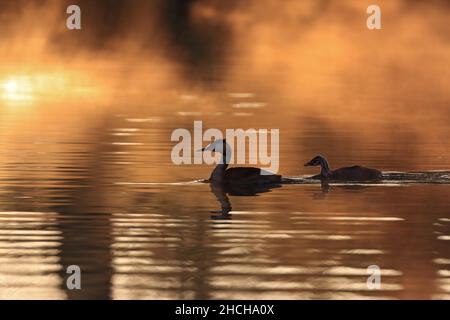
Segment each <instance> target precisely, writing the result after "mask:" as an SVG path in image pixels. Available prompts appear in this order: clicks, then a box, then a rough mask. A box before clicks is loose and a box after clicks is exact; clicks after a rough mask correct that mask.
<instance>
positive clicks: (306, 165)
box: [305, 161, 313, 167]
mask: <svg viewBox="0 0 450 320" xmlns="http://www.w3.org/2000/svg"><path fill="white" fill-rule="evenodd" d="M312 166H313V164H312V163H311V161H309V162H307V163H305V167H312Z"/></svg>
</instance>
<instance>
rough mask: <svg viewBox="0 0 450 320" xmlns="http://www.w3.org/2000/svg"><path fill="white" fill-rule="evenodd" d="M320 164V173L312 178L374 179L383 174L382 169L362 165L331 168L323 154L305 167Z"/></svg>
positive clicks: (379, 177) (341, 179)
mask: <svg viewBox="0 0 450 320" xmlns="http://www.w3.org/2000/svg"><path fill="white" fill-rule="evenodd" d="M311 166H320V167H321V170H320V174H318V175H315V176H313V177H311V179H320V180H339V181H373V180H381V179H382V178H383V174H382V173H381V171H379V170H377V169H372V168H366V167H361V166H352V167H345V168H340V169H336V170H331V169H330V166H329V164H328V161H327V159H325V157H323V156H320V155H319V156H316V157H314V158H313V159H312V160H311V161H309V162H307V163H305V167H311Z"/></svg>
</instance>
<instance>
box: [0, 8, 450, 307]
mask: <svg viewBox="0 0 450 320" xmlns="http://www.w3.org/2000/svg"><path fill="white" fill-rule="evenodd" d="M69 4H73V3H72V1H24V0H15V1H7V0H0V39H1V41H0V260H1V262H2V263H1V264H0V265H1V267H0V298H25V299H28V298H71V299H75V298H97V299H99V298H100V299H102V298H136V299H141V298H150V299H152V298H154V299H160V298H163V299H166V298H167V299H177V298H180V299H184V298H187V299H210V298H214V299H220V298H249V299H253V298H257V299H276V298H281V299H328V298H332V299H336V298H394V299H396V298H400V299H408V298H423V299H431V298H433V299H435V298H436V299H439V298H445V299H448V298H449V295H450V290H449V279H450V278H449V272H450V269H449V265H450V263H449V259H450V248H449V243H450V242H449V234H450V233H449V232H450V230H449V224H448V222H449V219H450V217H449V213H450V205H449V202H448V196H449V194H450V188H449V185H446V184H421V183H412V184H408V185H406V184H405V185H403V184H383V185H331V186H330V187H329V188H328V189H326V190H324V189H323V188H322V187H321V186H320V185H319V184H311V185H283V186H282V187H281V188H276V189H273V190H270V192H264V193H260V194H258V196H257V197H251V196H237V195H233V194H230V193H227V192H224V190H216V189H213V188H210V186H209V185H208V184H201V183H192V181H194V180H198V179H204V178H208V177H209V175H210V172H211V170H212V169H213V168H212V167H210V166H206V165H200V166H198V165H196V166H194V165H192V166H175V165H173V163H172V162H171V159H170V153H171V150H172V147H173V145H174V143H173V142H171V141H170V135H171V132H172V131H173V130H174V129H177V128H186V129H189V130H192V129H193V123H194V120H202V121H203V125H204V128H205V129H206V128H218V129H220V130H223V131H224V130H225V129H227V128H244V129H248V128H256V129H258V128H268V129H270V128H277V129H280V169H279V173H280V174H282V175H284V176H289V177H299V176H305V175H313V174H316V173H317V170H316V169H311V168H305V167H303V163H305V162H306V161H308V160H309V159H311V158H312V157H313V156H314V155H316V154H324V155H325V156H326V157H327V158H328V160H329V161H330V164H331V166H332V168H338V167H342V166H347V165H353V164H360V165H364V166H370V167H375V168H378V169H380V170H382V171H401V172H408V171H428V170H450V152H449V150H450V148H449V147H450V145H449V141H450V139H449V137H450V131H449V130H450V129H449V126H448V123H449V120H450V119H449V118H450V109H449V105H450V94H449V91H448V88H449V79H450V60H449V59H450V38H449V35H450V32H449V31H450V30H449V28H450V27H449V25H448V14H449V11H450V7H449V4H448V1H406V0H404V1H401V0H395V1H393V0H389V1H387V0H380V1H377V4H378V5H379V6H380V7H381V8H382V30H380V31H369V30H367V28H366V17H367V14H366V8H367V6H368V5H369V4H372V3H371V2H370V1H359V0H358V1H356V0H355V1H350V0H349V1H337V0H335V1H331V0H328V1H327V0H321V1H294V0H288V1H282V2H280V1H272V0H258V1H256V0H255V1H246V2H245V3H244V2H242V1H226V2H224V1H206V0H205V1H202V0H191V1H187V0H183V1H181V0H180V1H175V0H164V1H163V0H160V1H159V0H155V1H143V0H131V1H113V0H109V1H90V0H89V1H88V0H85V1H77V4H78V5H80V7H81V10H82V30H81V31H69V30H67V29H66V27H65V22H66V17H67V14H66V7H67V6H68V5H69ZM226 206H230V207H231V208H232V210H231V211H230V212H229V213H230V215H231V216H226V217H223V216H221V212H222V211H223V208H224V207H226ZM219 218H223V219H219ZM225 218H226V219H225ZM72 264H76V265H79V266H80V267H81V270H82V274H83V278H82V288H83V289H82V290H80V291H76V290H74V291H71V290H68V289H67V287H66V285H65V280H66V278H67V273H66V268H67V266H69V265H72ZM373 264H375V265H379V266H380V267H381V269H382V290H380V291H377V290H375V291H371V290H368V289H367V286H366V280H367V274H366V268H367V267H368V266H369V265H373ZM383 272H384V273H383Z"/></svg>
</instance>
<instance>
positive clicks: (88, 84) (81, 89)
mask: <svg viewBox="0 0 450 320" xmlns="http://www.w3.org/2000/svg"><path fill="white" fill-rule="evenodd" d="M100 92H101V90H100V89H99V88H98V84H96V85H94V82H93V81H92V80H88V79H86V78H85V77H83V76H81V75H79V74H73V73H70V72H65V73H61V72H58V73H56V72H55V73H39V72H37V73H29V74H25V75H9V76H6V77H4V78H3V79H1V78H0V100H1V101H2V102H3V103H7V104H9V105H12V104H21V105H22V104H32V103H34V102H37V101H40V102H43V101H45V102H51V101H64V100H65V99H73V98H83V97H93V96H97V95H98V94H99V93H100Z"/></svg>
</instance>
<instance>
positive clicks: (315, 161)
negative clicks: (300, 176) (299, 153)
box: [305, 155, 327, 167]
mask: <svg viewBox="0 0 450 320" xmlns="http://www.w3.org/2000/svg"><path fill="white" fill-rule="evenodd" d="M326 163H327V159H325V157H324V156H321V155H318V156H315V157H314V158H312V159H311V160H310V161H309V162H307V163H305V167H315V166H323V165H324V164H326Z"/></svg>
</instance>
